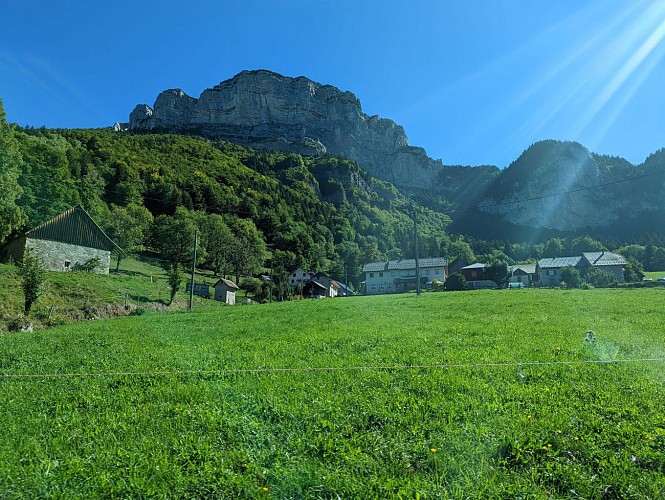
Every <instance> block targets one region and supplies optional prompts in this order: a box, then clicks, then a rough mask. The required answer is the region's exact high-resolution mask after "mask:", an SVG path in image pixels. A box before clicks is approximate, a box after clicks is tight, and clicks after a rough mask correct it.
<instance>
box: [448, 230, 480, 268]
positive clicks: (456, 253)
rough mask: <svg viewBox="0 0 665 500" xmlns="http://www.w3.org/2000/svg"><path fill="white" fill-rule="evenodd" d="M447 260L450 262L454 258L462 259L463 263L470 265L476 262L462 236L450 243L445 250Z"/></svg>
mask: <svg viewBox="0 0 665 500" xmlns="http://www.w3.org/2000/svg"><path fill="white" fill-rule="evenodd" d="M446 251H447V253H448V257H449V259H450V260H451V261H452V260H454V259H456V258H460V259H462V260H463V261H464V262H466V263H468V264H471V263H472V262H474V261H475V260H476V256H475V255H474V253H473V250H472V249H471V245H469V244H468V243H467V242H466V241H464V238H463V237H462V236H460V237H458V238H457V239H456V240H455V241H452V242H451V243H450V244H449V245H448V248H447V249H446Z"/></svg>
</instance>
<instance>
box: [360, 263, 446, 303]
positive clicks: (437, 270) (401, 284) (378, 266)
mask: <svg viewBox="0 0 665 500" xmlns="http://www.w3.org/2000/svg"><path fill="white" fill-rule="evenodd" d="M418 264H419V267H420V285H421V287H425V286H427V284H431V283H432V282H433V281H434V280H439V281H440V282H441V283H444V282H445V281H446V276H447V275H448V260H447V259H445V258H444V257H435V258H427V259H419V261H418ZM363 272H364V273H365V281H364V285H365V293H366V294H367V295H379V294H385V293H404V292H408V291H410V290H415V289H416V284H417V282H416V260H415V259H400V260H390V261H387V262H370V263H369V264H365V266H364V267H363Z"/></svg>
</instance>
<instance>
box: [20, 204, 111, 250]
mask: <svg viewBox="0 0 665 500" xmlns="http://www.w3.org/2000/svg"><path fill="white" fill-rule="evenodd" d="M25 236H26V237H28V238H34V239H37V240H49V241H58V242H60V243H69V244H70V245H78V246H82V247H88V248H97V249H99V250H108V251H109V252H113V251H118V252H120V251H122V249H121V248H120V247H119V246H118V245H116V244H115V243H114V242H113V240H111V238H109V237H108V236H106V234H105V233H104V231H102V230H101V229H100V227H99V226H98V225H97V223H96V222H95V221H94V220H92V217H90V215H89V214H88V212H86V211H85V210H84V209H83V207H80V206H79V207H74V208H70V209H69V210H67V211H66V212H63V213H61V214H60V215H57V216H55V217H53V218H52V219H51V220H48V221H46V222H44V223H43V224H40V225H39V226H37V227H35V228H33V229H31V230H30V231H28V232H27V233H25Z"/></svg>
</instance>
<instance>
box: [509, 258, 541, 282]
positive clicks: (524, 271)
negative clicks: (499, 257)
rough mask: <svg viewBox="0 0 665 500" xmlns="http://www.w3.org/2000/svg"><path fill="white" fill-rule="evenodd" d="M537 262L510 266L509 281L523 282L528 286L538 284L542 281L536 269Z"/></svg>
mask: <svg viewBox="0 0 665 500" xmlns="http://www.w3.org/2000/svg"><path fill="white" fill-rule="evenodd" d="M536 267H537V265H536V264H515V265H514V266H508V270H509V271H510V279H509V280H508V283H509V285H508V286H510V284H511V283H513V284H519V283H522V284H523V285H524V286H526V287H531V286H538V284H539V283H540V275H539V274H538V271H537V270H536Z"/></svg>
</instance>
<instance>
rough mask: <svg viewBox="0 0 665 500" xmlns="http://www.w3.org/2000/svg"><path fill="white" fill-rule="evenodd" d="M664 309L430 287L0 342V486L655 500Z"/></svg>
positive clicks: (662, 478)
mask: <svg viewBox="0 0 665 500" xmlns="http://www.w3.org/2000/svg"><path fill="white" fill-rule="evenodd" d="M664 304H665V289H661V288H653V289H635V290H630V289H616V290H600V289H597V290H571V291H563V290H503V291H480V292H462V293H438V294H434V293H430V294H425V295H423V296H421V297H415V295H398V296H383V297H354V298H345V299H327V300H319V301H298V302H290V303H275V304H272V305H261V306H252V307H235V308H231V307H227V308H220V309H215V310H199V311H195V312H193V313H186V312H179V313H173V314H146V315H143V316H138V317H128V318H118V319H113V320H106V321H93V322H84V323H78V324H75V325H67V326H63V327H57V328H53V329H51V330H46V331H40V332H35V333H22V334H5V335H3V336H0V341H1V342H2V349H1V350H0V374H2V376H0V401H2V405H0V419H1V421H2V425H3V436H4V438H3V439H2V440H1V441H0V497H2V498H21V497H25V498H35V497H40V498H43V497H55V498H76V497H79V498H89V497H95V496H103V497H159V498H183V497H185V498H187V497H205V498H211V497H221V498H338V497H341V498H464V497H469V498H497V497H499V498H501V497H503V498H516V497H523V498H526V497H528V498H548V497H580V498H663V496H664V495H665V393H664V389H665V387H664V383H665V362H663V360H662V359H663V357H665V331H664V330H663V325H665V308H664V307H663V305H664ZM588 330H593V332H594V337H595V340H594V341H587V340H585V338H586V336H587V331H588ZM622 360H643V361H631V362H628V361H625V362H622ZM648 360H650V361H648ZM609 361H614V362H611V363H610V362H609ZM75 374H79V375H75Z"/></svg>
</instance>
